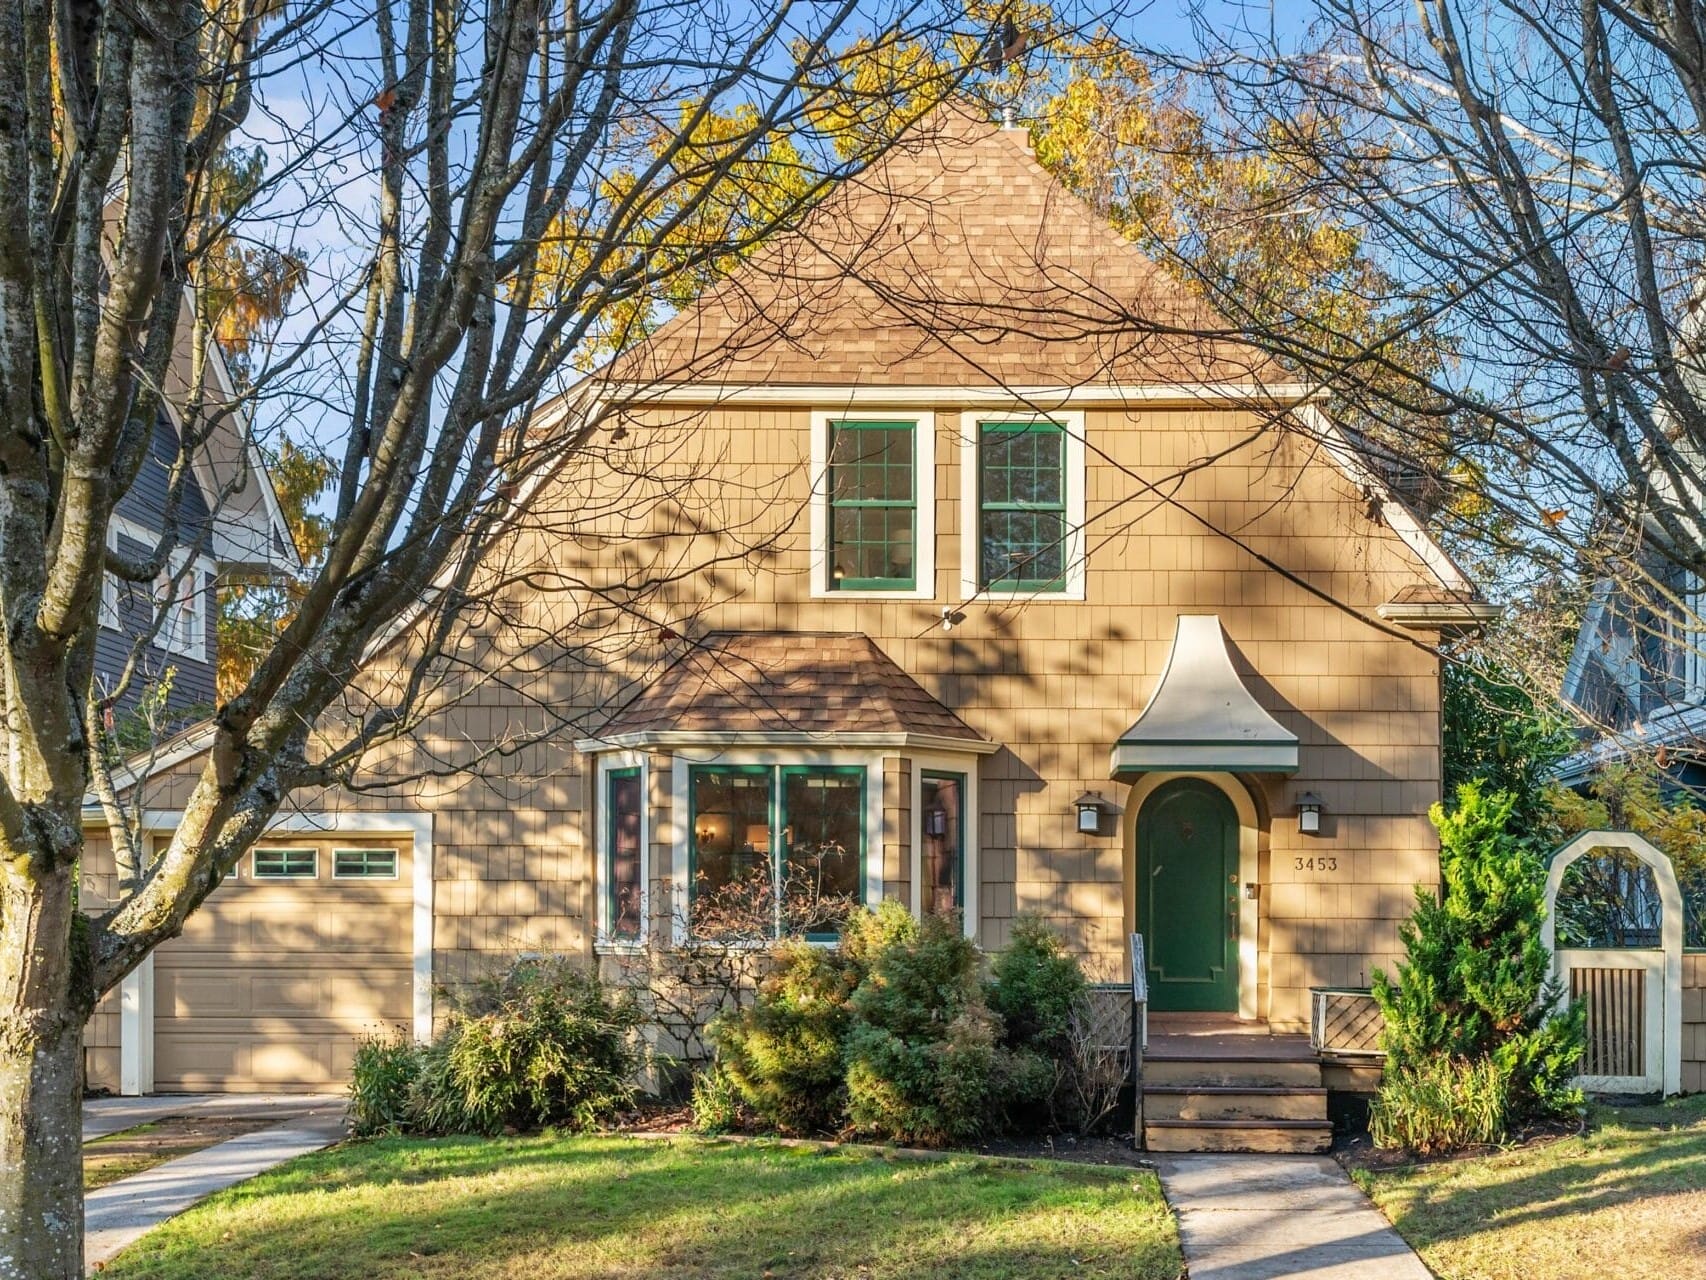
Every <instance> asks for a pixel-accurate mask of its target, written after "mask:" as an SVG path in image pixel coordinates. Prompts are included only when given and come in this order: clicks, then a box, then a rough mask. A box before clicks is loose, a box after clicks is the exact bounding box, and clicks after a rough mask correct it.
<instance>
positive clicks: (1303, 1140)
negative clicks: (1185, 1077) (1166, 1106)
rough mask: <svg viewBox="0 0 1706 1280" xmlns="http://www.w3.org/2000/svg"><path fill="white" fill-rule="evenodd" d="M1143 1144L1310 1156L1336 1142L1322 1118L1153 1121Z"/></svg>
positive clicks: (1159, 1147)
mask: <svg viewBox="0 0 1706 1280" xmlns="http://www.w3.org/2000/svg"><path fill="white" fill-rule="evenodd" d="M1143 1144H1144V1146H1145V1147H1146V1148H1147V1149H1148V1150H1150V1151H1250V1152H1263V1153H1267V1154H1276V1155H1307V1154H1316V1153H1319V1152H1322V1151H1326V1150H1327V1149H1328V1148H1329V1147H1331V1146H1332V1145H1333V1126H1332V1123H1331V1122H1330V1121H1328V1120H1326V1119H1324V1118H1323V1119H1321V1120H1151V1119H1148V1118H1147V1117H1145V1119H1144V1124H1143Z"/></svg>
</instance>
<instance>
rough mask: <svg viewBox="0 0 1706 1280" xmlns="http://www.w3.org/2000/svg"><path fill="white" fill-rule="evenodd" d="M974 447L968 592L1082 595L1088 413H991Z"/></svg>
mask: <svg viewBox="0 0 1706 1280" xmlns="http://www.w3.org/2000/svg"><path fill="white" fill-rule="evenodd" d="M966 453H967V456H966V457H965V458H964V459H963V465H964V473H965V492H964V501H965V506H966V510H967V518H966V520H965V522H964V524H965V530H966V543H967V545H966V547H965V549H964V554H965V563H966V565H967V569H968V572H967V573H966V576H965V582H964V589H965V593H966V594H967V595H968V596H969V595H974V594H977V593H979V592H1008V593H1031V594H1035V595H1042V596H1049V595H1053V596H1061V597H1064V598H1068V599H1075V600H1082V599H1083V598H1084V554H1083V529H1084V489H1085V476H1084V435H1083V419H1082V415H1077V414H1073V415H1063V416H1061V417H1059V418H1035V417H1015V418H1010V419H1009V418H985V419H983V420H981V421H979V422H978V423H977V428H976V431H975V433H968V435H967V451H966ZM974 513H975V514H974Z"/></svg>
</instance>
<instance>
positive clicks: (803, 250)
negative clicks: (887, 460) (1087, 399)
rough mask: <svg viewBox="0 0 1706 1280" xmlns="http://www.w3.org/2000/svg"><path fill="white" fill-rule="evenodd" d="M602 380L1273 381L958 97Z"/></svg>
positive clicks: (1212, 319)
mask: <svg viewBox="0 0 1706 1280" xmlns="http://www.w3.org/2000/svg"><path fill="white" fill-rule="evenodd" d="M1205 335H1207V336H1205ZM1264 375H1267V376H1264ZM604 377H605V378H606V379H607V380H609V381H612V382H617V383H622V384H626V385H638V386H646V385H669V384H679V383H684V382H717V383H724V384H729V385H764V384H773V385H774V384H797V385H870V384H878V385H891V386H908V385H910V386H1008V387H1012V386H1030V385H1051V386H1055V385H1075V386H1076V385H1083V384H1088V383H1104V384H1108V383H1112V384H1119V385H1132V384H1179V383H1191V384H1196V383H1210V382H1234V383H1248V382H1261V381H1284V380H1285V379H1284V378H1283V376H1281V374H1280V373H1279V371H1277V370H1274V369H1273V368H1272V367H1271V366H1270V365H1269V364H1267V362H1266V361H1265V359H1264V358H1263V357H1262V356H1260V355H1259V354H1258V353H1256V352H1254V351H1253V350H1251V349H1250V348H1248V347H1244V346H1242V345H1240V344H1238V343H1237V342H1236V341H1234V340H1232V338H1231V336H1230V335H1229V332H1228V328H1227V325H1226V323H1225V321H1224V320H1222V319H1220V318H1218V317H1216V316H1215V315H1214V314H1213V313H1212V312H1211V311H1210V310H1209V309H1208V308H1207V307H1206V306H1204V305H1203V304H1202V303H1201V302H1200V301H1199V300H1198V299H1196V298H1195V297H1194V296H1192V295H1191V294H1190V293H1189V291H1188V290H1186V289H1184V288H1183V287H1182V286H1181V285H1180V284H1179V283H1178V282H1177V281H1175V280H1173V279H1172V278H1170V277H1169V276H1167V274H1166V273H1165V272H1163V271H1162V270H1161V269H1160V268H1159V267H1158V266H1157V265H1156V264H1155V263H1154V262H1152V261H1151V260H1150V259H1149V258H1147V257H1145V256H1144V255H1143V254H1142V253H1141V252H1139V251H1138V250H1137V249H1136V248H1135V247H1133V246H1132V245H1131V244H1130V243H1129V242H1127V241H1126V240H1125V239H1124V238H1122V237H1121V236H1120V235H1119V234H1118V233H1116V232H1115V231H1114V230H1113V228H1112V227H1111V226H1109V225H1108V223H1107V222H1106V220H1105V219H1103V218H1102V217H1100V216H1099V215H1098V214H1097V213H1096V212H1095V211H1094V210H1093V209H1092V208H1090V206H1088V205H1087V204H1085V203H1084V202H1083V201H1082V200H1080V199H1079V198H1078V197H1076V196H1075V195H1073V194H1072V193H1071V192H1069V191H1067V190H1066V188H1065V187H1063V186H1062V185H1061V184H1060V183H1059V182H1058V181H1057V180H1056V179H1055V178H1054V177H1053V176H1052V175H1051V174H1050V173H1048V171H1047V170H1045V169H1044V168H1043V167H1042V166H1041V165H1040V164H1039V163H1038V162H1037V161H1036V160H1035V158H1033V156H1032V155H1031V152H1030V149H1029V146H1028V143H1027V141H1026V137H1025V134H1024V133H1023V131H1021V130H1014V129H1003V128H1000V127H998V126H996V125H994V124H992V123H990V122H989V121H988V120H986V119H984V118H982V117H981V116H980V115H979V114H978V113H976V112H975V111H974V110H972V109H971V108H968V107H966V106H964V105H962V104H958V103H949V104H947V105H944V106H943V107H941V108H939V109H938V110H937V111H935V112H934V113H932V114H931V115H929V116H927V117H925V118H924V119H923V120H921V121H919V122H918V123H917V124H916V125H914V126H913V127H912V128H911V129H910V130H909V131H908V132H907V133H906V134H905V135H904V136H903V137H902V139H901V140H900V141H899V142H898V143H897V144H896V145H895V146H894V148H893V149H892V150H891V151H890V152H889V153H888V154H887V155H886V156H885V157H884V158H883V159H882V160H880V161H878V162H877V163H876V164H874V165H872V166H871V167H870V168H868V169H866V170H865V171H864V172H862V173H860V174H859V175H857V176H855V177H852V178H849V179H847V180H846V181H845V182H843V183H842V184H841V185H840V186H839V187H838V188H836V189H835V190H834V191H832V192H831V193H830V194H829V195H828V196H826V197H825V198H824V200H823V201H822V202H821V203H820V204H819V205H818V206H817V207H816V208H815V209H813V210H812V211H811V212H810V213H809V214H808V215H807V216H806V217H805V218H804V219H803V221H802V223H801V225H800V226H799V228H798V229H796V230H794V231H791V232H784V233H779V234H777V235H776V236H774V237H773V238H772V239H771V240H770V241H768V242H767V243H766V244H764V245H763V246H761V247H760V248H759V249H758V250H757V251H756V252H755V253H754V255H753V257H752V258H751V259H750V260H749V261H748V262H747V263H745V264H744V265H743V266H742V267H740V268H739V269H737V270H736V271H735V272H733V273H732V274H731V275H730V276H729V277H728V278H726V279H724V280H723V281H721V282H720V283H719V284H718V285H716V286H715V287H713V288H712V289H711V290H710V291H708V292H707V293H706V294H705V295H704V296H703V297H702V298H701V299H700V300H699V301H698V302H697V303H696V304H695V305H693V306H691V307H689V308H687V309H686V310H684V311H682V312H681V313H679V314H678V315H676V316H674V317H673V318H671V319H670V320H669V321H668V322H667V323H665V324H664V325H663V326H662V327H661V328H660V329H659V330H658V331H657V332H656V333H655V334H653V335H652V336H651V337H650V338H649V339H648V340H647V341H646V342H644V343H642V344H641V345H639V346H638V347H636V348H634V349H633V350H631V351H629V352H628V353H627V354H625V355H624V356H622V357H621V358H619V359H618V360H617V361H616V362H615V363H614V364H613V365H612V366H611V367H610V368H609V369H608V370H607V371H606V372H605V374H604Z"/></svg>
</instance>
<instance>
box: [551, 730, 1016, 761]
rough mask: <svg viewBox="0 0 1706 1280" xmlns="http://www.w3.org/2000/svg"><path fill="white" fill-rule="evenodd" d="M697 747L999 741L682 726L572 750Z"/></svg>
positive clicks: (993, 747) (986, 748) (960, 746)
mask: <svg viewBox="0 0 1706 1280" xmlns="http://www.w3.org/2000/svg"><path fill="white" fill-rule="evenodd" d="M696 747H703V748H718V749H720V748H725V747H739V748H769V747H813V748H817V749H820V750H835V749H837V748H842V747H845V748H847V749H848V750H856V749H860V748H881V747H892V748H896V749H913V750H919V751H941V752H947V753H950V754H957V755H963V756H991V755H994V754H995V753H996V752H997V751H999V750H1001V744H1000V743H999V742H987V741H984V740H983V739H981V738H947V737H943V736H941V735H939V734H930V733H836V732H830V733H804V732H799V733H769V732H762V731H758V730H751V731H739V732H728V733H695V732H693V731H691V730H685V729H647V730H642V731H640V732H638V733H618V734H614V735H612V736H610V737H608V738H580V739H577V740H576V742H575V750H577V751H583V752H586V753H587V754H589V755H596V754H598V753H600V752H604V751H632V750H645V749H654V750H674V749H677V748H682V749H692V748H696Z"/></svg>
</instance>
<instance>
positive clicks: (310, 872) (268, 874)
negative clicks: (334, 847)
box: [250, 846, 320, 880]
mask: <svg viewBox="0 0 1706 1280" xmlns="http://www.w3.org/2000/svg"><path fill="white" fill-rule="evenodd" d="M250 860H251V867H252V870H253V872H254V878H255V879H256V880H315V879H318V878H319V875H320V851H319V850H318V849H315V848H312V847H309V848H285V847H282V846H275V847H273V848H257V849H256V850H255V851H254V853H253V854H251V855H250Z"/></svg>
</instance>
